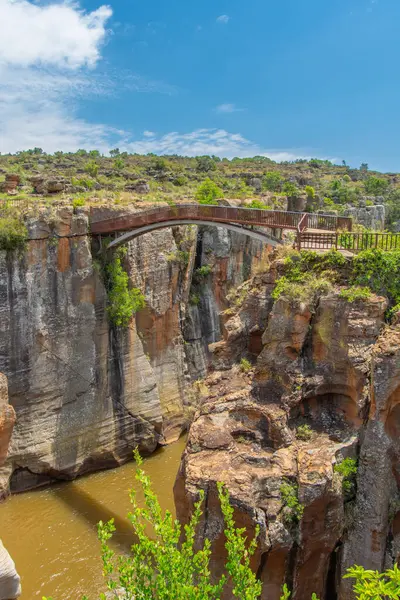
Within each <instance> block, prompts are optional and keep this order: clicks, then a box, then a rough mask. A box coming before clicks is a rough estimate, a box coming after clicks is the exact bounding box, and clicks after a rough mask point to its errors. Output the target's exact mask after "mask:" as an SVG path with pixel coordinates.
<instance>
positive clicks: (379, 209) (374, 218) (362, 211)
mask: <svg viewBox="0 0 400 600" xmlns="http://www.w3.org/2000/svg"><path fill="white" fill-rule="evenodd" d="M365 203H366V199H364V201H363V203H361V202H360V208H355V207H351V208H347V209H346V210H345V211H344V216H345V217H352V218H353V219H354V222H355V223H358V224H360V225H363V226H364V227H366V228H367V229H372V230H373V231H383V230H384V229H385V218H386V212H385V207H384V206H383V205H377V206H366V205H365ZM362 204H364V206H362Z"/></svg>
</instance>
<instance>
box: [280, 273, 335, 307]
mask: <svg viewBox="0 0 400 600" xmlns="http://www.w3.org/2000/svg"><path fill="white" fill-rule="evenodd" d="M332 289H333V285H332V282H331V281H330V280H329V279H328V278H327V277H323V276H321V275H315V274H314V273H309V274H305V275H304V276H303V277H302V279H301V280H298V281H292V280H290V279H288V278H287V277H286V276H285V275H284V276H283V277H280V279H278V281H277V283H276V286H275V288H274V291H273V292H272V298H274V300H277V299H278V298H280V297H281V296H284V297H285V298H287V299H288V300H289V301H290V303H291V304H292V305H297V304H301V303H305V304H314V303H315V302H316V300H317V299H318V298H319V297H320V296H323V295H326V294H328V293H329V292H330V291H332Z"/></svg>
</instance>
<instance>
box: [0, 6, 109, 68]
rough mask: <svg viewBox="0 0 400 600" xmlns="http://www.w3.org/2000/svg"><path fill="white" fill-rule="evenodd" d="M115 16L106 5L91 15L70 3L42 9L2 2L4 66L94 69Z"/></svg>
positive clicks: (0, 56) (0, 24) (0, 55)
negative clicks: (109, 20) (85, 67)
mask: <svg viewBox="0 0 400 600" xmlns="http://www.w3.org/2000/svg"><path fill="white" fill-rule="evenodd" d="M111 15H112V10H111V8H110V7H109V6H105V5H103V6H100V7H99V8H98V9H97V10H95V11H93V12H89V13H87V12H85V11H83V10H81V9H80V8H79V6H77V5H76V4H75V5H74V4H69V3H66V2H64V3H61V4H48V5H43V6H38V5H35V4H32V3H31V2H27V1H26V0H0V64H3V65H15V66H24V67H27V66H30V65H39V64H42V65H53V66H55V65H56V66H58V67H64V68H71V69H76V68H78V67H81V66H85V65H86V66H89V67H93V66H94V65H95V64H96V62H97V61H98V60H99V58H100V51H99V49H100V46H101V44H102V43H103V42H104V38H105V36H106V29H105V25H106V22H107V20H108V19H109V18H110V17H111Z"/></svg>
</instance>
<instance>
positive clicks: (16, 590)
mask: <svg viewBox="0 0 400 600" xmlns="http://www.w3.org/2000/svg"><path fill="white" fill-rule="evenodd" d="M20 595H21V583H20V578H19V575H18V573H17V571H16V569H15V564H14V562H13V560H12V558H11V556H10V555H9V554H8V552H7V550H6V549H5V548H4V546H3V544H2V543H1V540H0V600H15V599H16V598H18V597H19V596H20Z"/></svg>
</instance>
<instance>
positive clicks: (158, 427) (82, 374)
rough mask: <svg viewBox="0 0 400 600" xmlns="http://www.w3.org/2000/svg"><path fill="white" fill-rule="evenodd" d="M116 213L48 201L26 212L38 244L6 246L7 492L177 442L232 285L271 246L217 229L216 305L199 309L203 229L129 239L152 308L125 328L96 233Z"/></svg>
mask: <svg viewBox="0 0 400 600" xmlns="http://www.w3.org/2000/svg"><path fill="white" fill-rule="evenodd" d="M114 214H115V210H114ZM107 216H108V209H106V208H104V207H103V208H100V207H99V208H96V207H92V208H91V211H90V213H89V210H88V209H85V208H78V209H75V210H74V209H72V207H71V208H68V207H60V208H53V207H50V208H48V209H43V210H41V211H40V212H39V213H36V214H35V215H32V216H31V217H29V218H28V220H27V223H28V229H29V236H30V238H32V241H30V242H29V244H28V249H27V251H26V252H25V253H22V254H17V253H15V252H1V253H0V299H1V311H0V332H1V333H0V348H1V352H0V370H1V371H3V372H4V373H5V374H6V375H7V377H8V380H9V393H10V403H11V405H12V406H13V407H14V409H15V411H16V413H17V416H18V421H17V426H16V428H15V430H14V434H13V438H12V444H11V449H10V452H9V456H8V458H7V462H6V465H5V467H3V470H2V477H1V482H0V497H1V496H4V495H6V494H7V493H8V492H9V491H10V490H11V491H21V490H24V489H28V488H32V487H35V486H38V485H43V484H46V483H47V482H49V481H52V480H55V479H70V478H74V477H76V476H78V475H80V474H82V473H85V472H88V471H92V470H96V469H100V468H104V467H110V466H115V465H118V464H120V463H122V462H123V461H126V460H128V459H129V458H130V457H131V456H132V450H133V448H134V447H135V446H136V445H139V448H140V450H141V452H143V453H148V452H151V451H153V450H154V449H155V448H156V446H157V445H158V444H159V443H161V444H162V443H168V442H170V441H173V440H174V439H177V437H178V436H179V435H180V434H181V433H182V431H183V430H184V429H185V428H186V427H187V424H188V418H189V417H188V415H189V414H190V413H191V407H190V404H191V402H192V397H193V396H192V395H191V393H190V386H191V383H192V381H193V379H196V378H198V374H199V373H204V372H205V369H206V362H207V361H208V357H207V353H206V345H205V344H204V343H203V341H202V338H203V335H204V328H205V327H208V319H209V318H212V319H214V321H215V319H216V315H218V313H219V310H220V307H221V306H222V305H223V303H224V301H225V300H224V298H225V293H226V291H227V289H228V288H229V285H231V284H232V283H236V282H237V281H242V278H243V277H244V276H245V275H246V274H245V273H243V272H242V267H241V264H242V257H243V256H244V255H246V252H247V253H248V255H249V258H248V259H246V260H247V262H246V260H245V261H244V262H246V264H247V265H248V269H251V267H252V264H253V262H254V265H256V263H257V256H258V255H260V254H261V249H260V246H261V244H257V243H256V242H252V244H253V246H251V245H249V244H248V243H247V242H245V241H244V240H243V239H240V238H241V236H238V237H237V238H235V240H233V239H232V238H231V237H230V236H224V235H223V234H222V233H221V232H219V233H217V234H214V235H216V239H217V240H218V239H220V237H222V238H223V240H224V244H225V246H224V250H223V251H220V250H219V249H218V248H219V247H218V248H217V253H216V258H215V260H214V261H213V269H214V271H215V273H216V276H215V277H214V276H213V274H211V275H210V276H209V278H208V281H207V282H206V285H205V286H204V289H205V291H206V290H208V289H210V290H212V291H210V292H209V293H208V292H207V293H208V296H207V297H211V296H213V297H214V298H216V300H215V306H216V308H215V310H214V309H213V310H211V309H209V310H208V309H207V310H208V314H210V313H211V312H212V317H208V316H207V317H205V318H200V317H199V315H198V307H194V305H191V304H190V303H189V302H188V301H189V296H190V295H191V292H190V288H191V284H192V274H193V268H194V267H195V263H196V265H197V264H201V261H202V260H203V259H202V258H196V248H197V245H198V244H197V238H198V235H197V228H196V227H194V226H186V227H177V228H174V229H165V230H162V231H159V232H156V233H153V234H147V235H145V236H142V237H140V238H139V239H137V240H135V241H132V242H130V243H129V244H128V245H127V253H126V255H125V257H124V259H123V263H124V268H125V270H126V271H127V273H128V275H129V278H130V283H131V285H132V286H135V287H138V288H140V290H141V291H142V293H143V294H144V296H145V299H146V307H145V308H144V309H143V310H141V311H140V312H138V313H137V314H136V316H135V317H134V318H133V319H132V322H131V324H130V326H129V327H128V328H126V329H121V328H115V327H113V326H111V325H110V322H109V318H108V315H107V292H106V289H105V286H104V281H103V278H102V274H101V270H102V269H101V265H100V262H99V261H100V258H101V253H100V252H99V251H100V247H99V240H98V239H95V238H91V237H90V236H89V235H88V234H89V230H90V221H91V220H97V219H102V218H106V217H107ZM212 239H213V238H211V241H210V243H209V244H208V246H207V248H212ZM224 252H225V254H224ZM228 255H229V258H228ZM246 256H247V255H246ZM253 258H254V260H253ZM199 261H200V262H199ZM229 261H231V263H230V266H229V268H228V267H224V266H223V265H224V264H225V265H226V264H227V263H229ZM195 268H196V267H195ZM224 269H225V270H224ZM222 271H223V274H222V275H219V273H220V272H222ZM248 272H249V271H247V274H248ZM205 295H207V294H206V293H205ZM210 304H212V303H211V302H210ZM207 306H208V304H207ZM189 314H190V318H187V316H188V315H189ZM196 319H198V326H197V325H196ZM193 324H194V325H193ZM196 327H197V329H196ZM218 331H219V329H218ZM218 331H215V333H214V334H213V338H212V339H213V340H214V339H219V338H218V335H219V334H218ZM184 334H185V337H186V340H185V339H184ZM200 340H201V342H200ZM196 356H198V361H199V364H200V366H197V365H195V361H196V359H195V357H196Z"/></svg>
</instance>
